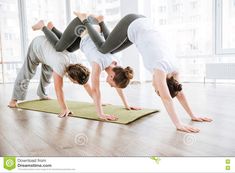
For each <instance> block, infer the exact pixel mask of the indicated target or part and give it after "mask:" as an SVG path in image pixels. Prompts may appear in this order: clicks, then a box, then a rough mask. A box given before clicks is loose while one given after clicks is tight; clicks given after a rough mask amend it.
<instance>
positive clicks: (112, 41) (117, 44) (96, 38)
mask: <svg viewBox="0 0 235 173" xmlns="http://www.w3.org/2000/svg"><path fill="white" fill-rule="evenodd" d="M141 17H144V16H142V15H138V14H128V15H126V16H125V17H123V18H122V19H121V20H120V21H119V22H118V24H117V25H116V26H115V28H114V29H113V30H112V32H111V33H110V34H109V35H108V37H107V36H106V37H105V40H104V39H103V38H102V37H101V36H100V34H99V33H98V32H97V31H96V30H95V29H94V28H93V26H92V24H91V22H90V21H89V20H88V19H85V20H84V21H83V23H84V25H85V26H86V28H87V31H88V33H89V35H90V37H91V39H92V40H93V42H94V43H95V45H96V47H97V49H98V50H99V51H100V52H101V53H104V54H105V53H116V52H119V51H121V50H123V49H125V48H127V47H128V46H130V45H131V44H132V43H131V41H130V40H129V39H128V37H127V30H128V27H129V25H130V24H131V23H132V22H133V21H134V20H136V19H138V18H141Z"/></svg>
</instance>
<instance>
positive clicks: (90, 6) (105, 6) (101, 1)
mask: <svg viewBox="0 0 235 173" xmlns="http://www.w3.org/2000/svg"><path fill="white" fill-rule="evenodd" d="M70 2H71V11H72V12H73V11H76V10H79V11H81V12H86V13H92V14H96V15H103V16H105V22H106V23H107V25H108V26H109V27H110V28H113V27H114V26H115V24H117V22H118V21H119V20H120V16H121V15H120V0H92V1H87V0H71V1H70ZM71 14H72V13H71ZM72 16H73V17H74V14H72ZM73 17H72V18H73Z"/></svg>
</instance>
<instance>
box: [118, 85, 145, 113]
mask: <svg viewBox="0 0 235 173" xmlns="http://www.w3.org/2000/svg"><path fill="white" fill-rule="evenodd" d="M116 91H117V93H118V95H119V96H120V98H121V100H122V102H123V104H124V106H125V108H126V109H127V110H141V108H139V107H132V106H129V104H128V102H127V99H126V96H125V95H124V93H123V90H122V89H121V88H116Z"/></svg>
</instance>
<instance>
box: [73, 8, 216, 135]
mask: <svg viewBox="0 0 235 173" xmlns="http://www.w3.org/2000/svg"><path fill="white" fill-rule="evenodd" d="M74 14H75V15H77V16H78V17H79V18H80V20H81V21H83V23H84V25H85V26H86V28H87V31H88V33H89V35H90V37H91V39H92V40H93V42H94V43H95V45H96V47H97V49H98V50H99V51H100V52H102V53H116V52H118V51H121V50H123V49H124V48H126V47H128V46H130V45H131V44H135V45H136V47H137V49H138V50H139V52H140V54H141V55H142V58H143V62H144V65H145V67H146V69H148V70H149V71H150V72H151V73H152V74H153V81H152V82H153V87H154V88H155V91H156V92H157V94H158V95H159V96H160V97H161V100H162V102H163V104H164V106H165V108H166V110H167V112H168V114H169V116H170V118H171V120H172V122H173V123H174V125H175V126H176V128H177V130H180V131H184V132H199V129H198V128H195V127H192V126H189V125H185V124H183V123H182V122H181V121H180V119H179V118H178V115H177V112H176V110H175V107H174V104H173V99H172V98H174V97H176V98H177V99H178V101H179V102H180V104H181V105H182V107H183V108H184V109H185V111H186V112H187V113H188V115H189V116H190V118H191V120H192V121H198V122H203V121H206V122H210V121H212V119H210V118H207V117H198V116H196V114H194V113H193V111H192V110H191V108H190V106H189V104H188V101H187V99H186V97H185V94H184V92H183V90H182V85H181V84H179V82H178V81H179V74H178V70H177V68H176V66H175V64H176V59H175V56H174V55H173V54H172V53H171V51H170V49H169V48H168V46H167V44H166V42H165V41H164V39H163V37H162V35H161V34H160V32H159V31H158V30H157V29H156V28H154V27H153V24H152V23H151V22H150V20H149V19H148V18H146V17H144V16H141V15H137V14H129V15H127V16H125V17H123V18H122V19H121V20H120V21H119V23H118V24H117V25H116V27H115V28H114V29H113V31H112V32H111V33H110V34H109V36H106V37H105V40H104V39H103V38H102V37H101V36H100V35H99V34H98V33H97V31H96V30H95V29H94V27H93V26H92V25H91V24H90V22H89V20H87V14H86V13H80V12H75V13H74ZM101 19H102V18H101ZM100 22H103V20H101V21H100Z"/></svg>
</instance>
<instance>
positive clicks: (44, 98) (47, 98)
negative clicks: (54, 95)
mask: <svg viewBox="0 0 235 173" xmlns="http://www.w3.org/2000/svg"><path fill="white" fill-rule="evenodd" d="M39 99H40V100H51V98H50V97H49V96H47V97H42V98H39Z"/></svg>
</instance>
